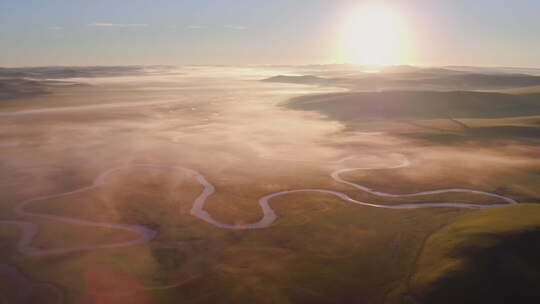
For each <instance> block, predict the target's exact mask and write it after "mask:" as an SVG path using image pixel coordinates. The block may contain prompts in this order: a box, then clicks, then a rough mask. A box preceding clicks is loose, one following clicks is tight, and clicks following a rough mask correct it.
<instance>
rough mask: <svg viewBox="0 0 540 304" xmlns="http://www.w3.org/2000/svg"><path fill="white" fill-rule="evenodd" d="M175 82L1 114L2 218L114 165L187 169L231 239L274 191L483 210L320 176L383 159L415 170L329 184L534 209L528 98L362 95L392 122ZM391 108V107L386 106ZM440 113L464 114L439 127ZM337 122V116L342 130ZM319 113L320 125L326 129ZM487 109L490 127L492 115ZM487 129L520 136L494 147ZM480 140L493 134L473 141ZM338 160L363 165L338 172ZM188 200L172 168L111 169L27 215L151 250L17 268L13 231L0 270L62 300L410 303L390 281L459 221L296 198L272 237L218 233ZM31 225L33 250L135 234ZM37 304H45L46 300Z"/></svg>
mask: <svg viewBox="0 0 540 304" xmlns="http://www.w3.org/2000/svg"><path fill="white" fill-rule="evenodd" d="M108 81H109V80H108ZM130 81H131V80H130ZM174 81H178V83H179V84H180V85H177V84H176V83H175V84H167V86H166V88H163V86H164V85H163V84H162V83H159V84H157V85H155V84H154V86H148V87H146V86H145V85H141V86H142V88H139V87H138V85H136V84H129V85H119V84H114V85H111V84H104V85H96V86H85V87H69V88H54V89H51V90H50V92H49V94H46V95H42V96H39V97H37V96H36V97H28V98H26V97H25V98H24V99H21V100H19V99H17V100H7V101H6V102H5V103H3V104H2V106H3V107H2V110H3V111H5V112H6V115H5V116H4V117H3V118H2V120H0V125H1V126H2V128H0V137H1V139H2V141H1V142H0V145H1V147H2V152H3V156H2V158H3V161H2V162H1V163H0V166H1V169H2V171H1V173H2V179H1V180H0V187H1V189H2V197H1V199H2V204H0V211H1V212H2V214H3V215H5V216H6V218H10V219H11V218H14V219H15V218H16V219H20V220H27V219H26V218H18V217H17V215H16V214H14V213H13V212H12V209H13V206H14V205H15V204H16V203H17V202H19V201H23V200H25V199H28V198H32V197H37V196H40V195H44V194H49V193H53V194H54V193H63V192H66V191H69V190H72V189H77V188H80V187H83V186H87V185H90V184H92V182H93V181H94V179H95V178H96V176H99V174H100V173H102V172H104V171H106V170H108V169H110V168H113V167H117V166H119V165H124V164H127V165H129V164H147V163H158V164H160V165H165V166H170V167H173V166H183V167H188V168H194V169H197V170H199V171H200V172H201V173H203V174H204V176H205V177H206V178H207V179H208V180H209V181H210V182H212V184H213V185H215V187H216V192H215V194H213V195H212V196H211V197H209V199H208V202H207V204H206V205H205V209H206V210H207V211H208V212H209V213H210V214H212V216H214V217H215V218H216V219H217V220H219V221H221V222H225V223H231V224H237V225H243V224H246V223H251V222H254V221H257V220H258V219H260V217H261V215H262V213H261V210H260V207H259V206H258V204H257V200H258V199H259V198H260V197H262V196H264V195H267V194H269V193H274V192H277V191H283V190H287V189H306V188H320V189H331V190H335V191H341V192H343V193H346V194H347V195H349V196H350V197H353V198H355V199H358V200H362V201H366V202H374V203H380V204H389V205H392V204H398V203H410V202H419V203H421V202H433V201H453V202H474V203H479V204H491V203H493V201H492V199H489V198H486V197H483V196H478V195H475V194H463V193H461V194H459V193H445V194H438V195H430V196H425V197H421V198H420V197H419V198H414V199H413V198H410V199H405V198H381V197H377V196H374V195H371V194H367V193H363V192H361V191H357V190H355V189H354V188H352V187H350V186H347V185H344V184H342V183H338V182H336V181H335V180H333V179H332V178H331V176H330V173H331V172H333V171H334V170H336V169H338V168H350V167H363V166H375V165H381V166H382V167H384V166H388V160H387V158H386V157H385V156H387V155H389V154H391V153H402V154H404V155H406V156H407V158H409V159H410V160H411V166H410V167H408V168H400V169H392V170H385V169H381V170H372V171H371V170H370V171H354V172H348V173H344V174H343V177H344V178H346V179H347V180H351V181H353V182H357V183H360V184H365V185H367V186H369V187H370V188H372V189H375V190H379V191H385V192H391V193H410V192H417V191H423V190H430V189H439V188H452V187H461V188H472V189H479V190H484V191H489V192H496V193H499V194H502V195H506V196H509V197H512V198H515V199H517V200H518V201H520V202H521V201H527V202H538V200H539V197H540V193H539V192H538V191H539V190H538V187H537V185H538V182H539V175H538V172H540V164H539V162H538V157H537V156H538V155H539V154H538V153H539V151H538V140H537V139H536V138H535V136H534V134H535V133H534V132H533V131H531V133H529V131H527V130H529V128H532V129H534V128H538V120H539V119H538V117H539V116H538V113H536V112H535V111H536V110H537V107H536V105H535V104H534V102H535V101H534V100H535V99H534V98H533V97H530V96H529V97H519V96H518V97H515V96H514V97H512V96H513V95H507V94H490V93H482V94H479V93H464V92H453V93H440V92H434V93H422V92H413V93H395V92H394V93H370V94H375V95H376V94H380V96H382V97H380V98H382V99H383V101H385V100H386V99H388V100H386V102H387V103H386V104H387V105H388V106H389V107H390V111H389V112H388V113H389V115H380V114H381V113H382V112H383V110H384V109H377V106H376V105H377V104H376V105H375V106H373V103H371V105H370V103H369V100H368V99H369V98H363V99H362V98H361V100H360V101H362V104H361V105H360V106H358V105H355V104H354V103H355V102H356V101H357V99H355V98H356V97H358V96H371V95H369V94H367V95H362V94H360V95H355V94H356V93H351V94H332V95H322V96H323V97H324V98H323V99H320V97H321V95H320V94H319V95H316V98H315V99H311V98H312V97H314V95H311V96H309V97H301V98H300V99H298V98H297V99H293V101H297V100H301V101H302V102H304V101H305V102H307V103H306V104H307V105H309V107H311V108H310V109H304V108H302V107H304V105H305V104H304V103H302V106H301V107H300V106H299V107H295V106H293V107H276V105H277V104H278V103H280V102H283V101H284V100H287V99H288V98H290V97H294V96H299V95H305V94H306V93H313V92H315V93H321V92H320V90H321V89H320V88H311V89H307V88H304V87H298V88H294V87H292V86H291V85H282V84H268V83H264V84H259V83H258V82H255V81H253V82H250V81H247V82H246V81H245V80H242V81H230V80H227V81H224V80H223V79H218V80H216V79H214V78H212V81H209V84H205V83H204V81H200V79H197V81H195V82H196V83H194V81H193V80H186V79H183V80H182V79H176V78H175V79H174ZM169 85H170V87H169ZM254 86H255V87H254ZM259 86H260V87H259ZM224 88H225V89H224ZM143 89H144V90H143ZM276 92H277V93H276ZM323 93H324V92H323ZM385 94H386V95H385ZM400 94H401V95H400ZM336 96H337V97H340V98H341V97H343V96H346V98H345V101H346V102H347V103H350V105H348V106H345V107H342V108H340V106H339V103H340V102H341V101H342V100H341V99H338V100H333V99H332V98H333V97H336ZM351 96H353V97H354V96H356V97H354V98H352V97H351ZM403 96H405V97H403ZM407 96H408V97H407ZM509 96H510V97H509ZM531 96H532V95H531ZM393 97H396V98H397V99H398V100H399V103H398V105H399V106H397V107H394V108H392V104H391V99H392V98H393ZM416 97H421V100H420V101H418V99H417V98H416ZM456 98H458V99H460V98H462V100H457V101H456ZM492 98H493V99H492ZM508 98H511V99H508ZM512 98H513V99H512ZM433 100H442V101H441V103H440V104H439V105H438V106H437V105H436V106H434V105H430V104H429V103H430V102H431V101H433ZM491 100H494V104H495V105H497V107H493V105H492V104H490V101H491ZM524 100H525V101H524ZM513 101H516V102H517V103H516V104H514V103H513ZM139 103H140V104H139ZM318 103H321V104H323V108H322V110H321V108H319V106H320V105H319V104H318ZM454 103H455V104H457V105H456V107H455V110H456V111H457V110H459V111H457V113H461V114H462V115H457V116H455V117H454V116H451V117H449V116H448V115H445V113H446V112H445V111H446V110H448V109H452V105H453V104H454ZM45 104H46V106H45ZM108 104H113V105H114V107H112V106H109V105H108ZM105 105H106V106H105ZM382 105H385V103H384V102H383V104H382ZM516 105H517V106H516ZM103 106H105V107H103ZM48 107H50V109H49V108H48ZM55 107H57V108H56V109H53V108H55ZM80 107H83V108H82V109H81V108H80ZM44 108H45V109H44ZM58 108H61V109H60V110H59V109H58ZM66 108H68V109H67V110H66ZM291 108H294V110H291ZM404 108H409V110H407V111H402V109H404ZM36 109H37V110H38V112H35V111H34V110H36ZM340 109H342V110H344V111H348V112H350V113H346V115H345V116H343V113H338V112H339V110H340ZM531 109H532V110H531ZM42 110H46V111H45V112H39V111H42ZM298 110H301V111H298ZM304 110H310V111H311V112H306V111H304ZM327 110H329V111H331V112H332V113H334V114H332V113H331V114H332V115H326V114H328V113H327ZM364 110H365V111H364ZM492 110H495V111H496V112H497V113H495V114H490V113H488V112H489V111H492ZM13 111H19V112H18V114H13ZM20 111H22V112H20ZM28 111H34V112H28ZM505 113H506V114H505ZM535 113H536V114H535ZM364 114H365V115H367V116H363V115H364ZM390 114H391V115H390ZM533 114H535V115H536V116H529V115H533ZM325 115H326V116H325ZM493 127H495V128H493ZM500 127H505V128H506V127H519V128H520V129H512V131H511V132H510V131H509V132H507V133H504V132H500V130H501V129H500ZM479 128H491V129H489V132H486V131H482V132H477V131H474V130H475V129H479ZM496 128H499V129H496ZM522 128H527V130H525V129H522ZM510 129H511V128H510ZM483 130H485V129H483ZM524 130H525V131H527V132H523V131H524ZM530 134H532V135H530ZM503 135H504V136H503ZM306 152H307V153H306ZM352 154H355V155H356V154H359V155H362V157H359V158H357V159H349V160H347V161H346V162H344V163H336V162H335V160H337V159H341V158H343V157H346V156H349V155H352ZM364 156H366V157H364ZM377 157H379V158H377ZM7 172H9V174H7ZM201 190H202V186H201V185H200V184H198V183H197V182H196V181H194V180H193V179H192V178H189V177H188V176H186V175H185V174H183V173H182V172H181V171H178V170H172V169H171V170H169V169H166V168H165V169H151V168H136V167H133V168H128V169H125V170H120V171H118V172H116V173H115V174H113V175H111V176H110V177H109V178H108V181H107V184H104V185H102V186H100V187H97V188H93V189H91V190H88V191H85V192H81V193H77V194H75V195H71V196H66V197H57V198H54V199H49V200H43V201H39V202H33V203H31V204H29V205H28V207H27V208H28V210H29V211H33V212H39V213H47V214H54V215H61V216H69V217H74V218H81V219H86V220H91V221H104V222H113V223H129V224H138V225H145V226H147V227H149V228H151V229H155V230H156V231H157V236H156V238H155V239H154V240H153V241H152V242H149V243H146V244H141V245H137V246H133V247H126V248H112V249H100V250H93V251H81V252H72V253H69V254H62V255H57V256H41V257H26V256H23V255H19V254H17V250H16V244H17V241H18V239H19V236H20V233H19V231H18V230H17V229H16V228H15V227H12V226H9V225H8V226H5V225H3V226H2V229H1V230H0V236H1V237H0V246H2V252H0V257H1V259H2V261H5V262H6V263H9V264H11V265H15V266H17V268H18V269H20V270H21V272H22V273H24V274H25V275H27V276H28V277H29V278H31V279H32V280H33V281H35V282H50V283H53V284H54V285H55V286H58V287H59V288H60V289H61V290H62V292H63V293H64V294H65V300H66V303H77V304H79V303H84V304H86V303H107V304H108V303H123V302H126V303H135V304H137V303H141V304H143V303H144V304H148V303H176V302H178V301H182V303H306V304H307V303H384V302H385V301H386V300H388V301H389V300H391V299H393V296H394V295H396V294H398V295H399V294H401V292H406V291H407V290H406V289H403V288H404V287H403V282H408V281H409V279H410V278H411V276H412V275H413V274H415V273H417V272H416V267H417V265H419V264H418V263H417V262H418V261H419V259H418V257H419V253H420V252H423V251H422V248H423V246H424V243H425V241H426V239H428V238H429V236H430V235H431V234H432V233H433V232H436V231H439V230H440V229H441V228H442V227H444V226H446V225H448V224H451V223H452V222H454V220H455V219H456V218H458V217H460V216H462V215H465V214H469V213H471V211H467V210H459V209H451V208H436V209H422V210H381V209H375V208H370V207H365V206H358V205H352V204H348V203H346V202H344V201H342V200H340V199H338V198H336V197H334V196H331V195H328V194H322V193H294V194H288V195H286V196H280V197H276V198H274V199H273V200H272V201H271V205H272V207H273V209H274V210H275V211H276V213H277V214H278V215H279V218H278V219H277V220H276V222H274V223H273V225H272V226H271V227H269V228H268V229H260V230H253V231H231V230H225V229H219V228H216V227H214V226H212V225H209V224H208V223H205V222H203V221H200V220H199V219H198V218H196V217H193V216H191V215H190V208H191V206H192V204H193V200H194V199H195V198H196V197H197V195H198V194H199V192H200V191H201ZM473 214H474V212H473ZM479 214H485V213H479ZM488 215H489V214H488ZM35 222H36V223H37V224H39V227H40V233H39V234H38V236H37V237H36V239H35V242H34V244H33V245H35V246H37V247H39V248H43V249H46V248H61V247H65V246H75V245H80V244H106V243H114V242H120V241H126V240H130V239H133V238H134V237H135V236H133V235H132V234H131V233H126V232H122V231H118V230H107V229H93V228H88V227H82V226H74V225H69V224H65V223H58V222H55V221H46V220H36V221H35ZM4 227H5V229H4ZM411 282H412V281H411ZM405 287H407V286H405ZM413 291H414V290H411V293H412V292H413ZM36 292H40V291H39V290H37V291H36ZM42 298H43V299H45V300H46V301H49V300H50V301H51V302H54V301H55V298H54V296H53V295H50V294H49V295H45V296H42ZM405 303H406V302H405Z"/></svg>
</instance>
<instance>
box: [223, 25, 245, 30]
mask: <svg viewBox="0 0 540 304" xmlns="http://www.w3.org/2000/svg"><path fill="white" fill-rule="evenodd" d="M224 27H225V28H228V29H231V30H237V31H243V30H245V29H247V27H245V26H241V25H225V26H224Z"/></svg>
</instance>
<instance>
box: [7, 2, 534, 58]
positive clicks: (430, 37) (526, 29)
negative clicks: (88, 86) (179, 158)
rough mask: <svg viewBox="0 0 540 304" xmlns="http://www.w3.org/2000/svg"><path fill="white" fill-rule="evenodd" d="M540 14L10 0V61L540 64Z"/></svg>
mask: <svg viewBox="0 0 540 304" xmlns="http://www.w3.org/2000/svg"><path fill="white" fill-rule="evenodd" d="M370 7H383V8H384V9H383V11H384V12H385V13H383V14H382V15H383V17H379V16H380V15H381V14H372V13H371V10H370V9H369V8H370ZM359 11H362V12H363V13H357V12H359ZM365 11H367V15H368V16H370V17H368V18H365V20H371V21H369V22H371V23H369V22H368V23H366V22H357V20H356V19H358V18H364V17H365V16H366V13H365ZM386 12H389V13H386ZM539 15H540V1H539V0H512V1H509V0H378V1H377V0H272V1H268V0H152V1H150V0H92V1H88V0H0V66H5V67H14V66H48V65H131V64H145V65H146V64H174V65H186V64H212V65H213V64H222V65H246V64H328V63H345V62H352V63H366V64H368V63H370V60H371V61H373V63H374V64H375V63H378V62H377V60H375V58H368V57H366V56H364V57H363V58H364V59H362V60H363V61H364V62H353V61H354V58H355V56H353V55H350V53H354V52H357V53H358V52H360V53H361V52H362V50H367V49H369V50H370V51H371V53H372V56H371V57H373V56H375V55H373V54H377V53H389V52H390V53H392V56H388V58H390V57H392V60H389V59H388V58H386V59H387V60H386V61H387V62H382V61H381V60H379V61H381V62H380V63H381V64H413V65H426V66H444V65H473V66H515V67H540V17H538V16H539ZM390 16H391V17H390ZM389 18H390V19H392V20H394V19H395V20H399V22H393V21H390V22H389V21H385V20H389ZM351 24H354V25H351ZM360 27H362V28H361V29H360ZM371 29H373V30H371ZM381 29H384V30H381ZM345 33H346V34H345ZM398 34H399V42H396V41H398V40H396V39H394V40H392V41H391V39H390V36H392V37H394V36H396V35H398ZM381 37H382V38H381ZM394 38H395V37H394ZM392 39H393V38H392ZM390 42H392V43H390ZM384 48H386V49H384ZM388 48H391V50H389V49H388ZM347 53H348V54H349V55H344V54H347ZM398 55H399V56H398ZM357 57H358V58H360V57H361V56H357ZM366 58H367V59H366ZM379 59H380V58H379ZM362 60H359V61H362Z"/></svg>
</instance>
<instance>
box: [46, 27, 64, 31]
mask: <svg viewBox="0 0 540 304" xmlns="http://www.w3.org/2000/svg"><path fill="white" fill-rule="evenodd" d="M49 29H50V30H53V31H59V30H63V29H64V28H63V27H61V26H49Z"/></svg>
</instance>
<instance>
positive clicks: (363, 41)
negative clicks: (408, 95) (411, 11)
mask: <svg viewBox="0 0 540 304" xmlns="http://www.w3.org/2000/svg"><path fill="white" fill-rule="evenodd" d="M402 33H403V24H402V21H401V20H400V18H399V16H398V14H396V13H395V12H394V11H392V10H390V9H388V8H386V7H382V6H369V7H360V8H358V9H357V10H355V11H353V13H352V14H351V15H350V17H349V18H347V22H346V23H345V25H344V29H343V36H342V38H341V39H342V42H341V47H342V50H341V57H342V58H341V59H342V60H343V61H345V62H348V63H354V64H362V65H392V64H399V63H402V60H403V57H404V56H405V49H404V39H403V37H402V36H403V34H402Z"/></svg>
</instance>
